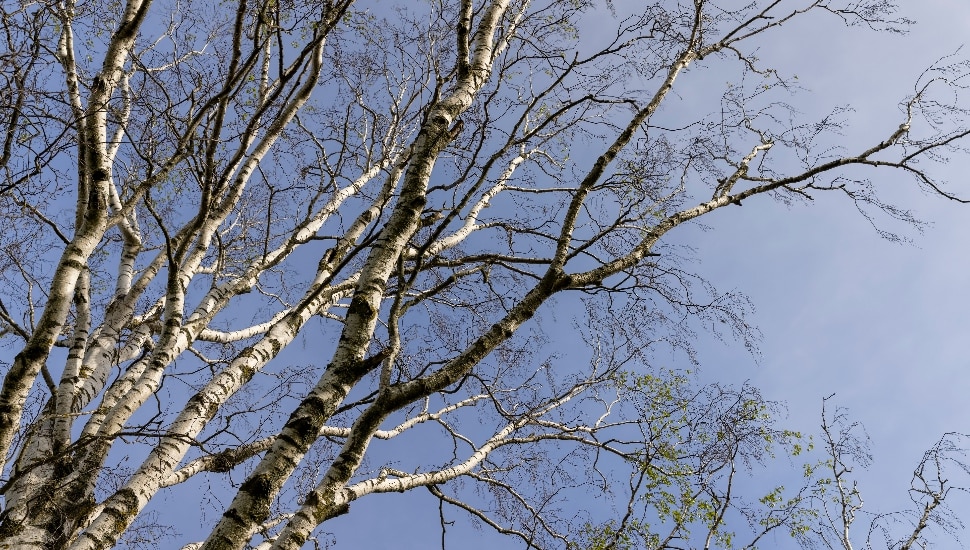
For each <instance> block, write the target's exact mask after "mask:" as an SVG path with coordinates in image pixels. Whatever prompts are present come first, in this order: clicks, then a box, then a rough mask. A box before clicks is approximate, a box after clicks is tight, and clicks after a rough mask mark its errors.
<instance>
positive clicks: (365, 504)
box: [150, 0, 970, 550]
mask: <svg viewBox="0 0 970 550" xmlns="http://www.w3.org/2000/svg"><path fill="white" fill-rule="evenodd" d="M374 1H375V2H380V0H374ZM687 1H689V0H687ZM741 1H744V0H740V1H739V3H740V2H741ZM806 1H807V0H806ZM902 3H903V4H904V5H903V7H902V13H903V14H904V15H906V16H907V17H910V18H912V19H915V20H916V21H917V24H916V25H915V26H914V27H913V28H912V29H911V32H910V33H909V34H908V35H905V36H898V35H896V36H893V35H888V34H877V33H874V32H870V31H867V30H865V29H861V28H855V29H845V28H844V27H842V26H841V25H839V23H838V22H837V21H835V20H834V18H833V17H828V18H820V17H809V18H806V20H805V21H803V22H802V23H801V24H798V23H796V24H794V25H792V26H790V27H786V28H785V30H783V31H780V32H775V33H773V34H771V35H770V39H767V40H764V41H762V42H761V44H762V47H761V49H760V51H759V52H758V56H759V57H760V58H761V60H762V61H763V63H764V65H766V66H774V67H778V68H779V69H780V70H782V71H783V72H785V73H788V74H791V75H797V77H798V83H799V84H800V85H801V86H803V87H804V88H805V90H806V91H805V92H804V93H800V94H799V95H798V96H796V97H795V98H793V99H791V101H792V103H793V104H794V105H795V106H796V108H797V109H798V110H799V111H801V112H802V113H804V114H805V116H806V118H808V119H811V118H813V117H816V118H817V116H820V115H821V114H823V113H826V112H828V111H830V110H831V109H832V108H834V107H838V106H845V105H849V106H852V107H854V109H855V110H854V111H852V112H849V113H847V114H846V115H845V118H846V123H847V124H846V130H845V132H844V134H843V136H842V139H843V140H844V141H843V143H844V145H845V146H846V147H847V148H849V149H851V148H853V147H854V146H855V145H858V144H871V143H872V141H873V139H874V136H879V137H880V138H881V137H882V136H885V135H886V134H887V133H889V132H891V131H892V130H893V129H894V128H896V127H897V126H898V125H899V122H900V118H899V116H898V115H899V111H898V107H897V104H898V102H899V101H900V100H901V99H903V98H904V97H905V96H907V95H909V94H911V93H912V91H913V84H914V83H915V82H916V80H917V79H918V78H919V77H920V74H921V73H922V72H923V70H924V69H926V68H927V67H929V66H930V65H931V64H933V63H934V62H935V61H936V60H938V59H939V58H941V57H943V56H946V55H949V54H954V53H955V52H957V51H958V50H959V48H960V47H961V45H962V44H963V43H964V41H965V39H966V38H965V37H966V36H968V31H970V2H967V1H966V0H909V1H903V2H902ZM614 4H615V5H616V6H617V7H618V9H620V10H621V11H622V10H623V9H627V8H629V7H631V6H636V5H637V4H639V2H638V1H637V0H615V1H614ZM596 17H599V18H602V19H603V21H604V25H610V26H612V25H614V24H615V23H614V22H613V21H612V18H611V17H612V16H611V15H610V14H609V11H608V10H600V11H598V12H597V13H596ZM820 23H821V24H823V25H824V26H822V27H820V26H818V24H820ZM591 28H595V25H594V24H591ZM820 29H824V30H820ZM584 32H585V31H584ZM958 55H961V56H964V57H967V58H970V49H968V50H964V51H960V52H959V54H958ZM732 74H733V73H732ZM725 78H732V76H725V74H722V73H718V72H717V71H713V72H705V71H702V70H696V71H694V70H692V71H691V72H689V73H688V74H686V75H684V77H683V78H682V79H680V80H679V81H678V83H677V88H676V94H677V97H672V98H671V99H670V105H671V107H670V108H681V109H684V110H696V112H698V113H699V116H700V115H703V114H706V113H708V112H712V111H715V110H717V108H718V104H717V102H716V100H717V98H718V97H719V96H720V94H721V91H722V90H721V89H715V88H712V87H709V86H708V84H709V83H710V82H718V83H720V84H723V82H724V80H725ZM711 94H713V96H712V95H711ZM967 95H968V97H967V98H965V103H964V104H966V105H967V106H968V107H970V92H968V94H967ZM711 97H713V98H714V99H715V101H714V102H713V103H711V102H710V101H709V100H710V99H711ZM596 153H598V151H597V152H596ZM581 155H582V152H581V151H577V152H576V155H575V156H576V157H577V158H578V157H580V156H581ZM934 173H936V174H946V175H948V178H947V179H949V180H950V181H951V182H952V184H953V187H952V188H951V189H952V190H953V191H954V192H956V193H958V194H961V195H962V196H964V197H967V198H970V182H967V181H966V180H967V177H966V176H967V174H970V157H968V158H961V157H954V158H953V159H951V161H950V162H949V163H948V164H947V165H945V166H940V167H937V169H936V170H935V172H934ZM945 177H946V176H945ZM880 183H881V184H883V183H884V184H885V185H887V186H889V187H892V188H893V191H892V195H893V196H894V197H898V198H901V200H902V201H903V202H904V204H905V205H906V206H908V207H910V208H911V209H913V210H914V211H915V212H916V214H917V215H918V217H920V218H921V219H923V220H926V221H929V222H931V225H929V226H928V227H927V228H926V230H925V231H924V233H923V234H919V233H918V232H916V231H914V230H912V229H909V228H907V227H905V226H903V225H901V224H899V223H894V222H892V220H887V219H883V220H881V223H883V224H884V228H885V229H889V230H895V231H898V232H902V233H903V234H904V235H905V236H907V237H910V238H911V239H912V242H911V243H909V244H898V243H891V242H889V241H886V240H884V239H881V238H880V236H879V235H878V234H877V232H876V231H875V230H874V229H873V228H872V227H871V226H870V225H869V223H868V222H867V221H866V220H865V219H864V218H863V217H862V216H860V215H859V214H858V212H856V211H855V210H854V209H853V208H852V206H851V205H850V204H848V203H847V202H846V201H844V200H837V199H838V198H837V197H834V196H826V195H824V194H820V195H819V196H818V200H816V201H814V203H813V204H796V205H794V206H790V207H789V206H785V205H783V204H781V203H777V202H772V199H770V198H769V197H755V198H753V199H751V200H750V201H746V202H745V206H744V207H743V208H735V207H728V208H724V209H722V210H720V211H717V212H715V213H714V214H712V215H711V216H705V217H704V218H703V223H704V226H703V227H700V226H698V225H696V224H695V225H689V226H685V227H680V228H677V229H676V230H675V231H673V232H672V233H670V234H669V239H668V242H671V243H676V244H683V245H688V246H691V247H693V248H694V249H695V257H696V259H697V260H698V262H697V263H696V264H694V265H692V266H689V267H690V268H691V269H694V270H695V271H696V272H697V273H698V274H700V275H701V276H703V277H704V278H705V279H707V280H708V281H710V282H711V283H712V284H714V285H715V286H716V287H717V288H718V289H719V290H721V291H730V290H736V291H739V292H741V293H744V294H746V295H747V296H748V297H750V299H751V301H752V302H753V304H754V306H755V307H756V308H757V311H756V313H755V314H754V316H753V317H752V319H751V320H752V322H753V323H754V324H755V325H756V326H757V327H758V328H759V329H760V330H761V332H762V334H763V340H762V341H761V345H760V355H759V356H758V357H753V356H752V355H750V354H749V353H747V352H746V351H745V350H744V348H743V346H742V345H740V343H734V342H730V341H729V342H727V343H724V342H720V341H718V340H717V339H715V338H713V337H711V336H709V335H706V334H701V335H700V340H699V341H698V342H697V344H696V347H697V350H698V353H699V359H700V363H701V369H702V373H701V378H702V380H711V381H718V382H721V383H724V384H734V385H740V384H741V383H743V382H745V381H750V382H751V383H753V384H754V385H755V386H758V387H760V388H761V389H762V390H763V392H764V396H765V397H766V398H767V399H772V400H778V401H781V402H784V403H785V404H787V407H788V411H789V416H788V418H787V419H785V420H784V421H782V422H781V424H782V425H784V426H786V427H790V428H793V429H798V430H802V431H805V432H814V431H817V429H818V425H819V415H820V408H821V403H822V399H823V397H825V396H828V395H831V394H833V393H834V394H835V397H834V398H833V404H835V405H840V406H844V407H847V408H848V409H849V414H850V417H851V418H852V419H853V420H857V421H859V422H861V423H862V424H863V425H864V426H865V428H866V430H867V432H868V433H869V435H870V436H871V450H872V454H873V455H874V462H873V464H872V465H871V467H869V468H867V469H865V470H864V471H859V472H858V478H859V480H860V489H861V491H862V493H863V497H864V498H865V500H866V505H867V510H870V511H872V512H889V511H895V510H900V509H904V508H906V507H907V506H908V505H909V504H910V503H909V501H908V498H907V493H906V489H907V488H908V486H909V485H908V484H909V480H910V476H911V473H912V470H913V468H914V467H915V466H916V465H917V463H918V462H919V460H920V458H921V456H922V454H923V451H924V450H926V449H927V448H928V447H930V446H931V445H932V444H933V443H934V442H935V441H937V440H938V439H939V438H940V436H941V435H942V434H943V433H944V432H947V431H960V432H970V418H968V417H970V415H968V414H967V412H966V409H967V406H966V403H967V398H966V394H967V389H968V386H970V355H968V353H967V347H968V343H970V336H968V335H967V329H968V327H970V308H968V304H970V255H968V253H967V249H968V247H967V246H966V244H965V243H966V240H967V239H966V235H967V234H968V233H970V231H968V230H970V221H968V220H970V205H959V204H956V203H954V202H948V201H946V200H944V199H941V198H939V197H933V196H929V195H927V194H925V193H922V192H920V191H919V190H917V189H915V188H912V183H911V180H908V179H905V178H901V177H899V175H898V174H887V179H886V180H885V181H884V182H883V181H881V180H880ZM897 188H898V189H897ZM558 303H559V304H569V303H571V302H569V301H568V300H562V301H560V302H558ZM580 315H582V311H581V310H580V309H579V308H576V309H575V310H574V311H569V310H566V309H564V310H563V311H561V312H560V311H558V310H557V317H559V321H558V323H553V324H552V325H550V327H551V328H550V327H547V333H548V334H549V336H550V337H551V342H550V343H549V348H550V350H553V349H555V350H560V352H561V353H565V352H564V351H563V350H568V351H570V352H574V353H576V354H581V353H584V351H583V350H582V349H581V348H579V347H577V346H576V344H575V336H574V334H573V333H571V332H568V327H570V326H571V324H572V323H571V317H572V316H580ZM556 327H561V328H562V329H563V330H562V332H561V333H557V332H556V330H557V329H556ZM308 338H309V337H308ZM314 350H315V348H314V347H313V346H312V345H311V346H309V347H308V346H305V345H300V344H299V343H297V344H294V345H293V346H291V348H288V349H287V350H285V351H284V353H283V354H281V355H280V357H279V358H278V359H277V364H289V365H299V364H308V363H315V364H318V365H322V364H325V363H326V361H327V359H328V357H323V356H321V355H320V352H319V348H316V350H317V353H316V354H315V353H314ZM587 356H588V355H587ZM673 366H679V367H683V368H687V367H689V366H690V365H688V364H686V362H685V363H684V364H681V365H673ZM433 441H434V440H430V439H429V440H428V442H429V444H430V443H432V442H433ZM447 444H448V445H450V443H447ZM391 448H392V449H393V451H394V452H400V453H409V452H418V451H420V450H421V449H416V448H410V449H409V448H407V447H403V448H402V447H400V446H398V447H391ZM446 452H450V449H447V450H446ZM375 462H376V463H377V464H379V459H378V461H375ZM240 470H241V469H240ZM793 471H794V473H795V475H794V477H792V478H791V479H790V480H788V481H790V482H791V483H790V485H795V484H797V483H798V481H799V480H798V479H797V474H798V472H797V468H796V469H793ZM774 474H775V470H774V469H772V475H774ZM233 476H234V477H233V481H234V482H235V483H237V484H238V483H241V482H242V479H241V476H242V473H239V474H238V475H237V474H236V473H234V474H233ZM213 479H215V478H213ZM763 481H764V480H759V479H756V478H744V480H742V482H741V488H742V490H743V488H744V484H745V483H751V484H753V485H758V484H759V483H762V482H763ZM788 481H786V479H785V478H783V477H782V478H780V480H779V482H782V483H786V484H788ZM208 483H209V482H208V481H207V480H206V478H205V477H204V476H199V478H198V479H194V480H192V481H191V482H190V484H189V485H190V486H193V487H195V491H196V493H197V495H198V497H199V499H201V500H203V501H205V502H206V504H205V505H204V506H203V509H202V512H201V514H200V513H197V510H198V506H197V502H196V501H193V502H187V501H183V500H179V499H178V498H176V497H173V496H172V495H171V494H167V493H164V492H163V493H161V494H159V496H158V497H157V498H156V500H155V501H153V502H152V504H151V506H150V508H151V509H153V510H157V511H161V512H162V514H163V515H162V518H161V522H162V523H165V522H166V521H168V520H171V519H173V518H174V521H175V522H177V523H178V524H177V525H176V529H177V530H178V531H179V532H180V533H181V536H180V537H179V538H178V539H177V541H178V542H180V543H185V542H190V541H197V540H199V539H200V537H204V536H205V535H206V534H207V533H208V530H209V528H211V526H212V525H213V524H214V523H215V522H216V521H218V514H220V513H221V511H222V510H223V509H224V507H225V506H226V505H228V503H229V501H230V500H231V494H229V493H227V492H225V489H224V488H223V487H220V486H218V485H215V486H210V485H208ZM966 485H967V486H970V479H968V480H966ZM759 486H760V485H759ZM950 504H951V507H952V508H953V509H954V510H955V511H956V513H957V515H958V516H959V517H964V518H967V520H970V496H968V495H954V498H953V499H952V501H951V502H950ZM577 507H582V503H577ZM216 510H218V511H216ZM438 513H439V512H438V507H437V502H436V500H435V499H434V498H433V497H432V496H431V495H430V494H429V493H428V492H427V491H425V490H424V489H416V490H414V491H412V492H411V493H408V494H403V495H402V494H382V495H370V496H367V497H365V498H363V499H361V500H359V501H356V502H354V503H353V504H352V505H351V513H350V514H348V515H345V516H341V517H339V518H337V519H335V520H333V521H331V522H328V523H327V525H326V529H325V530H326V531H327V532H331V533H333V535H334V537H335V540H336V541H337V544H336V546H335V547H336V548H338V549H342V548H348V549H349V548H355V549H385V548H386V549H394V550H422V549H426V548H434V547H440V537H441V531H440V526H439V517H438ZM444 513H445V519H446V520H447V521H456V523H455V524H454V525H450V526H449V527H448V536H447V537H448V539H447V540H448V543H449V547H450V548H460V549H461V550H476V549H492V548H520V547H521V544H520V543H519V542H518V541H517V540H516V539H512V538H506V537H501V536H498V535H496V534H494V533H493V532H491V531H488V530H487V528H486V530H476V529H474V528H473V527H471V526H470V525H469V523H468V522H467V521H465V519H466V516H465V514H464V512H459V511H458V510H456V509H454V508H445V512H444ZM862 521H865V520H862ZM862 531H864V528H863V529H862ZM964 538H965V539H966V542H970V536H965V537H964ZM325 540H326V536H325ZM935 540H938V541H940V546H939V547H941V548H947V547H950V545H951V544H952V543H951V542H950V540H951V539H948V538H946V535H943V534H938V535H937V537H936V539H935ZM785 543H787V541H784V540H782V539H778V540H773V541H770V542H769V543H768V544H766V545H765V547H773V546H774V545H775V544H777V545H778V547H783V546H784V544H785ZM162 547H163V548H164V544H163V545H162Z"/></svg>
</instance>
